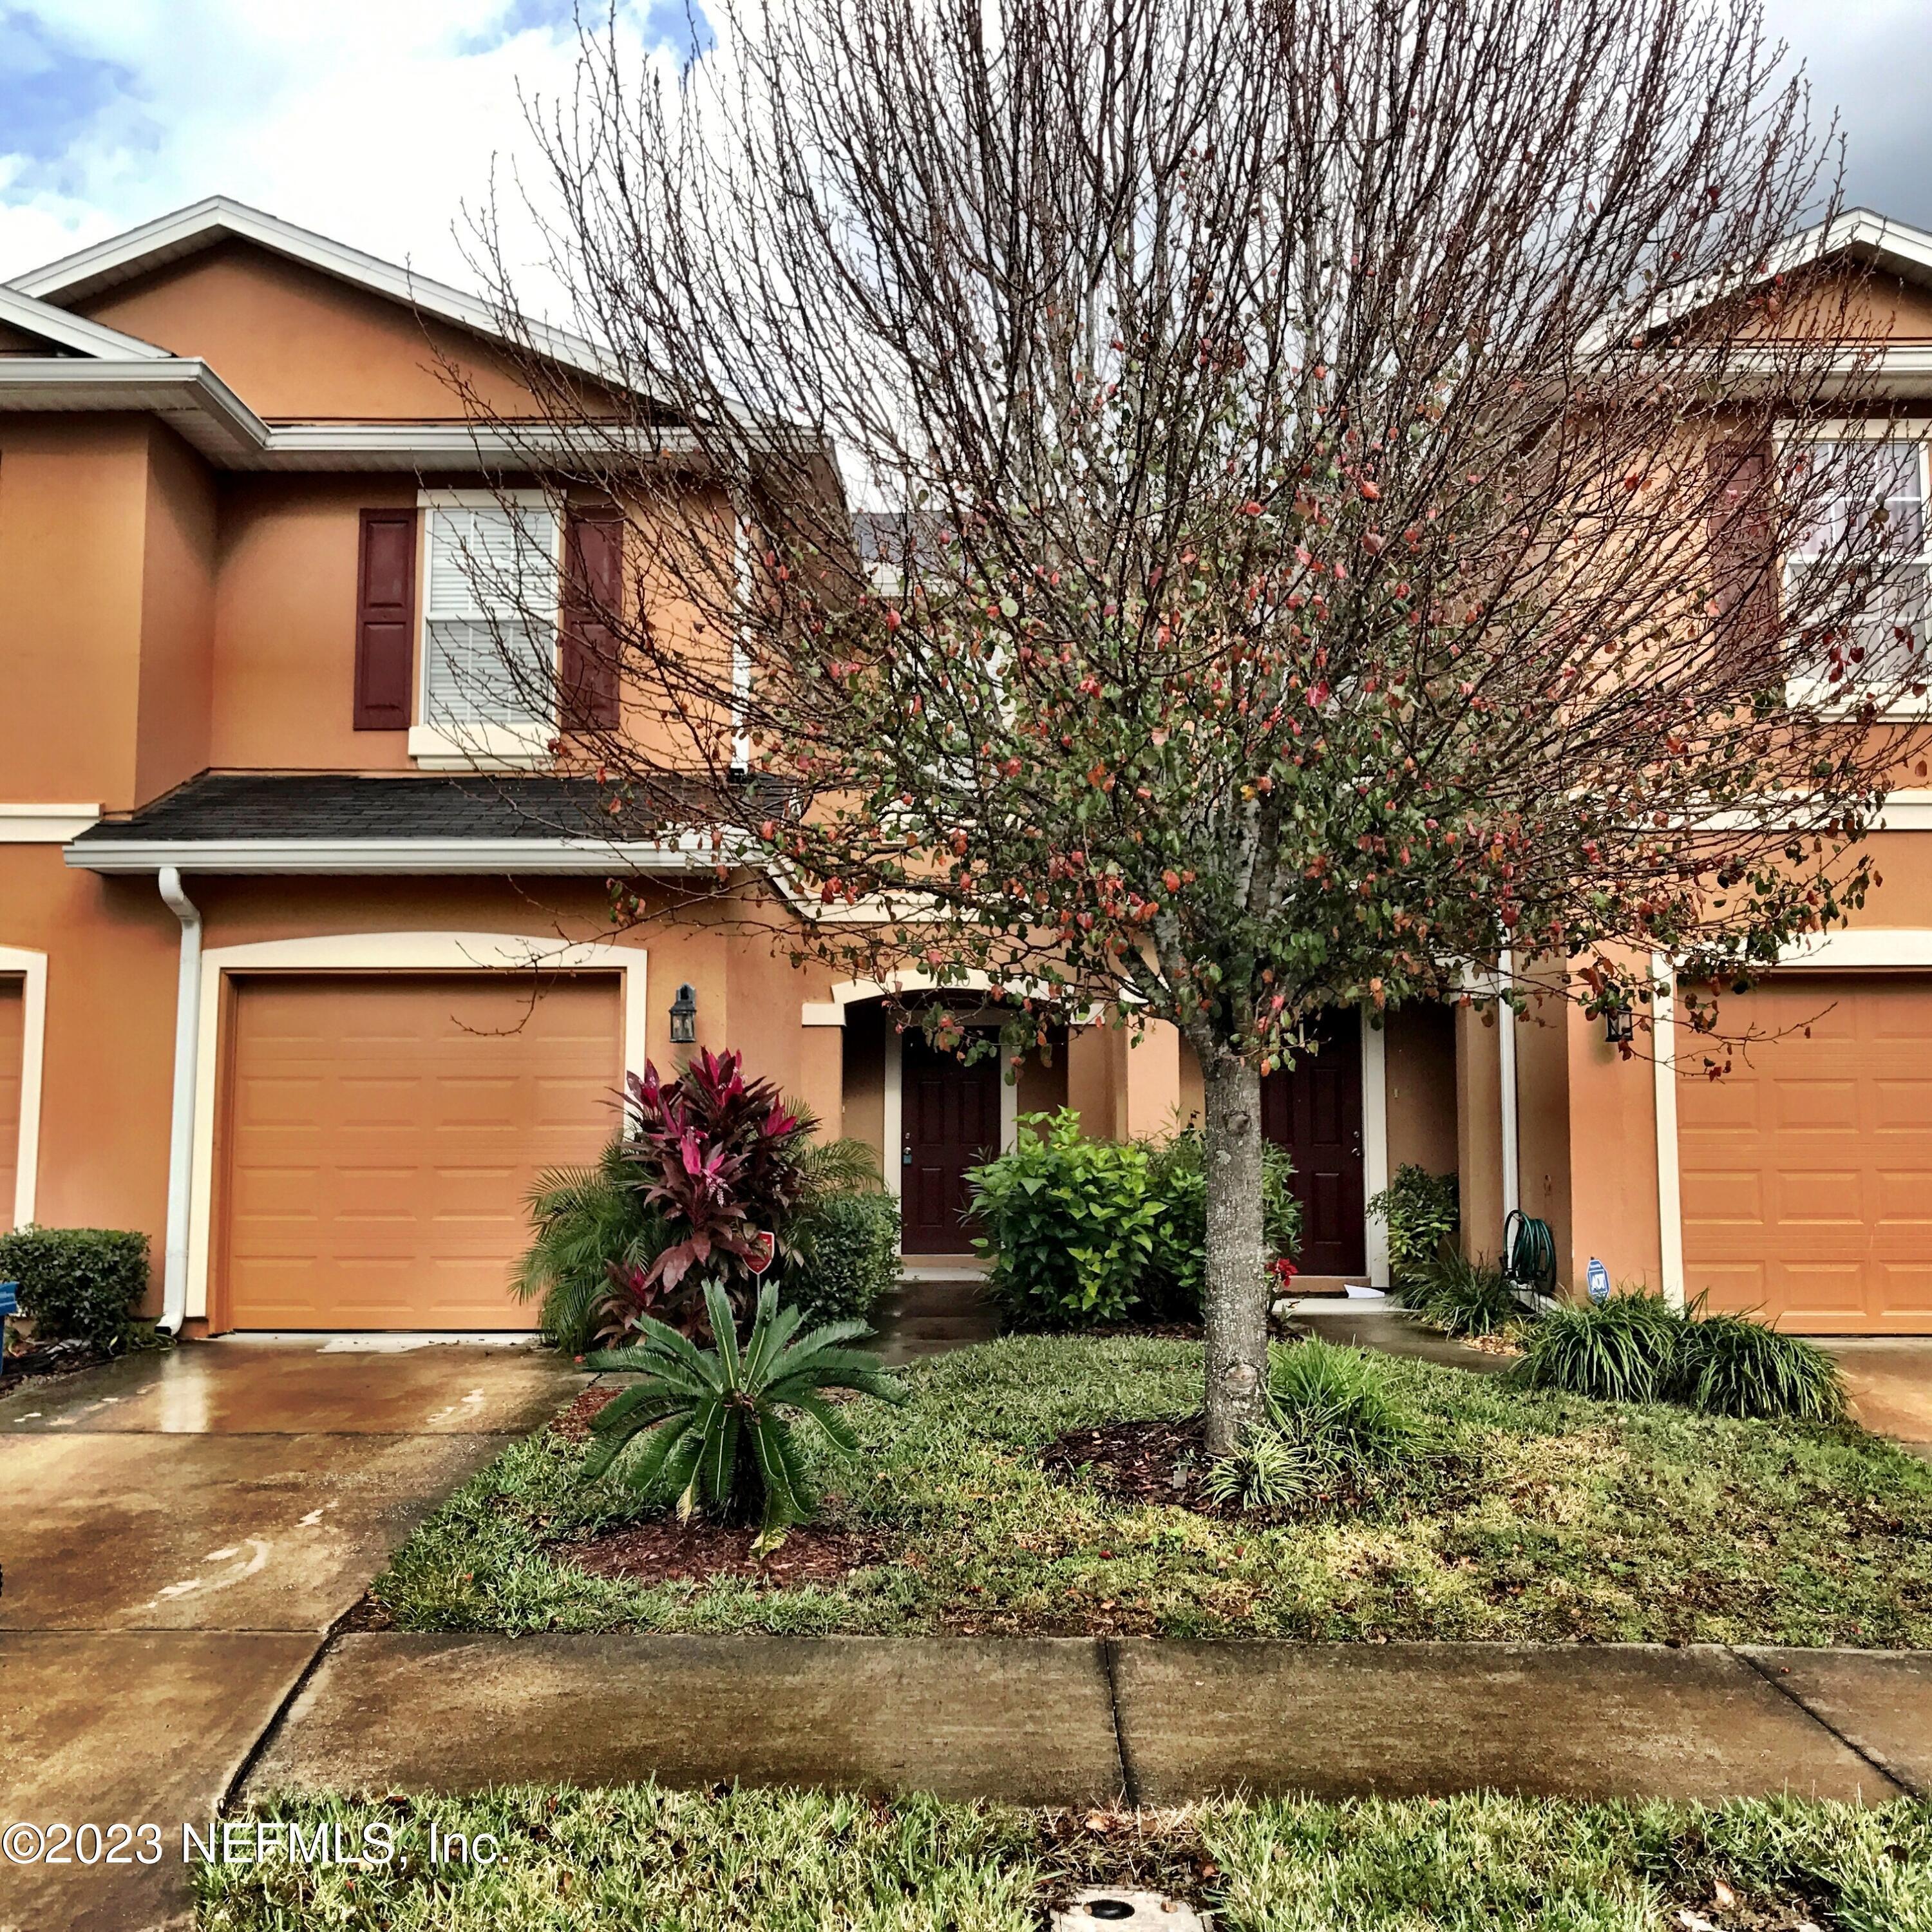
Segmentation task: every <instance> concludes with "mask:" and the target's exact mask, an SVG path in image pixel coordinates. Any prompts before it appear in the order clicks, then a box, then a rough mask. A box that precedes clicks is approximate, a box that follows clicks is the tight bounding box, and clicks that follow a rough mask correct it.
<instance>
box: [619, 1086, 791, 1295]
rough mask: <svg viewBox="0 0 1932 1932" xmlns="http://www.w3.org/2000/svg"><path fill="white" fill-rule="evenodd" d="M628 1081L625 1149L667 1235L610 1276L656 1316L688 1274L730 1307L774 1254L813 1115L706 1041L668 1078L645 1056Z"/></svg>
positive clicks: (788, 1211) (681, 1285) (778, 1248)
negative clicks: (650, 1255) (644, 1256)
mask: <svg viewBox="0 0 1932 1932" xmlns="http://www.w3.org/2000/svg"><path fill="white" fill-rule="evenodd" d="M626 1085H627V1088H628V1094H629V1106H628V1151H629V1154H630V1157H631V1160H632V1161H633V1163H634V1164H635V1166H636V1167H637V1172H638V1177H639V1182H640V1185H641V1186H642V1187H643V1190H644V1198H645V1199H646V1201H647V1202H649V1205H651V1206H652V1208H655V1209H656V1210H657V1211H658V1213H659V1214H661V1215H662V1216H663V1217H664V1220H665V1222H666V1223H667V1226H668V1229H669V1232H670V1237H671V1238H670V1241H668V1242H667V1244H666V1245H665V1246H664V1248H663V1249H662V1250H660V1251H659V1253H658V1255H657V1256H656V1257H655V1259H654V1260H652V1262H651V1263H650V1265H649V1267H648V1268H630V1269H626V1270H625V1271H622V1273H621V1274H616V1273H613V1283H614V1284H615V1285H616V1286H617V1287H618V1288H619V1290H620V1291H628V1295H629V1296H630V1298H631V1300H632V1301H634V1303H635V1304H636V1312H637V1313H640V1314H652V1315H658V1316H660V1318H661V1316H662V1314H663V1312H664V1307H666V1306H667V1305H668V1304H669V1298H672V1297H673V1296H676V1295H677V1293H678V1292H679V1290H680V1289H682V1288H684V1287H685V1286H686V1278H687V1277H691V1283H690V1286H692V1287H696V1286H701V1284H702V1283H703V1281H704V1280H707V1279H708V1280H717V1281H718V1282H720V1283H722V1284H723V1285H724V1286H725V1288H726V1289H727V1291H729V1292H732V1293H733V1295H734V1297H735V1299H734V1304H733V1305H734V1306H735V1305H736V1301H738V1300H742V1299H743V1298H745V1296H746V1295H748V1291H749V1289H750V1288H751V1286H752V1284H753V1283H754V1282H755V1281H756V1280H757V1277H758V1276H759V1275H760V1274H762V1273H763V1272H764V1271H766V1268H769V1265H771V1264H772V1262H773V1261H774V1260H775V1259H776V1258H777V1257H778V1254H779V1253H780V1243H779V1235H780V1231H781V1229H783V1228H784V1225H785V1223H786V1222H787V1220H788V1219H789V1218H790V1216H791V1214H793V1211H795V1210H796V1208H797V1206H798V1205H799V1200H800V1199H802V1196H803V1194H804V1192H805V1180H804V1176H803V1175H802V1172H801V1171H800V1169H799V1160H798V1157H799V1153H800V1151H802V1148H803V1146H804V1144H805V1140H806V1139H807V1138H808V1136H809V1135H810V1133H811V1128H812V1125H813V1123H812V1121H811V1117H810V1116H809V1115H807V1114H805V1112H802V1110H799V1109H794V1108H791V1107H789V1106H787V1105H786V1103H785V1102H784V1098H783V1097H782V1096H781V1094H779V1092H778V1088H776V1087H775V1085H773V1084H772V1082H770V1081H769V1080H747V1079H745V1067H744V1058H743V1056H742V1055H741V1054H739V1053H738V1052H735V1051H732V1052H724V1053H721V1054H718V1053H713V1052H711V1051H710V1049H709V1048H706V1049H704V1050H703V1051H702V1052H700V1053H699V1054H698V1055H697V1057H696V1058H694V1060H692V1061H691V1064H689V1066H688V1067H686V1068H685V1070H684V1071H683V1073H681V1074H679V1076H677V1077H676V1079H673V1080H670V1081H665V1080H662V1079H660V1078H659V1077H658V1070H657V1069H656V1068H655V1067H654V1066H652V1065H650V1064H648V1063H647V1064H646V1066H645V1068H644V1070H643V1074H642V1076H639V1075H637V1074H634V1073H633V1074H631V1076H629V1078H628V1081H627V1082H626ZM689 1299H691V1301H692V1302H693V1304H694V1305H695V1303H696V1298H695V1296H694V1295H693V1296H691V1297H689Z"/></svg>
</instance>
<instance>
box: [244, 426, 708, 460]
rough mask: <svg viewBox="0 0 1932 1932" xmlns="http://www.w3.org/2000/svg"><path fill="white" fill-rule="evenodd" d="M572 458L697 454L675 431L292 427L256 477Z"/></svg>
mask: <svg viewBox="0 0 1932 1932" xmlns="http://www.w3.org/2000/svg"><path fill="white" fill-rule="evenodd" d="M573 452H576V453H577V454H580V455H595V456H601V457H619V458H627V459H628V460H634V461H636V462H639V463H688V462H691V461H692V460H694V459H695V458H697V456H698V455H700V449H699V446H698V443H697V439H696V438H695V437H693V436H691V434H688V432H687V431H682V430H670V429H666V430H661V431H658V430H652V431H641V430H625V431H622V432H621V434H619V433H617V432H616V431H613V432H611V433H608V434H598V433H593V434H591V435H589V436H586V435H585V434H583V433H581V432H575V431H568V430H565V429H559V428H554V427H551V426H547V425H540V424H531V425H528V426H527V427H526V426H522V425H519V426H517V427H516V428H511V429H504V428H496V427H495V426H493V425H488V424H482V423H475V424H472V423H419V424H410V423H317V424H292V425H287V426H286V427H283V428H275V429H272V430H270V431H269V432H268V437H267V440H266V443H265V444H264V446H263V449H262V452H261V454H260V458H259V459H258V460H256V461H255V462H254V463H251V465H250V467H251V468H254V469H329V468H332V467H337V466H341V467H344V468H352V469H399V470H410V471H415V472H431V471H435V470H438V469H458V470H463V469H517V468H519V467H522V466H526V465H527V463H529V460H531V459H532V458H544V457H547V456H565V457H567V456H568V455H571V454H572V453H573Z"/></svg>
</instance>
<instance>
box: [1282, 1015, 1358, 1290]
mask: <svg viewBox="0 0 1932 1932" xmlns="http://www.w3.org/2000/svg"><path fill="white" fill-rule="evenodd" d="M1262 1133H1263V1134H1264V1135H1265V1136H1266V1137H1267V1138H1268V1139H1270V1140H1271V1141H1273V1142H1275V1143H1276V1144H1277V1145H1279V1146H1281V1147H1285V1148H1287V1150H1288V1152H1289V1159H1290V1160H1292V1161H1293V1162H1294V1163H1295V1199H1297V1200H1298V1201H1299V1202H1301V1254H1300V1255H1299V1256H1298V1257H1297V1261H1298V1265H1299V1266H1300V1268H1301V1271H1302V1273H1303V1274H1346V1275H1359V1274H1362V1273H1363V1272H1364V1271H1365V1269H1366V1268H1367V1265H1368V1235H1367V1226H1366V1223H1365V1219H1364V1212H1363V1208H1364V1196H1363V1168H1362V1029H1361V1022H1360V1021H1359V1020H1358V1019H1357V1018H1356V1016H1355V1014H1353V1013H1340V1014H1336V1015H1333V1016H1331V1017H1330V1018H1329V1019H1327V1020H1325V1022H1323V1024H1322V1028H1321V1029H1320V1030H1319V1031H1318V1032H1317V1033H1316V1034H1315V1036H1314V1037H1313V1040H1311V1041H1310V1050H1309V1051H1308V1052H1304V1054H1303V1055H1301V1058H1299V1059H1298V1060H1297V1061H1296V1062H1295V1064H1294V1066H1293V1067H1291V1068H1290V1069H1289V1070H1288V1071H1287V1072H1286V1073H1271V1074H1269V1075H1268V1077H1267V1078H1266V1079H1264V1080H1263V1081H1262Z"/></svg>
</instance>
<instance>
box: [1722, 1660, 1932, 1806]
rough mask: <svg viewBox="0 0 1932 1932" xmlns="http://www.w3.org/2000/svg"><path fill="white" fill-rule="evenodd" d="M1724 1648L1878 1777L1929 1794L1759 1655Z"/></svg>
mask: <svg viewBox="0 0 1932 1932" xmlns="http://www.w3.org/2000/svg"><path fill="white" fill-rule="evenodd" d="M1726 1648H1727V1649H1729V1650H1730V1653H1731V1655H1733V1657H1735V1658H1739V1659H1740V1660H1741V1661H1742V1662H1744V1663H1745V1664H1749V1665H1750V1666H1751V1669H1752V1670H1754V1671H1756V1672H1757V1674H1758V1675H1759V1676H1760V1677H1762V1678H1763V1679H1764V1681H1765V1682H1766V1683H1767V1684H1769V1685H1770V1686H1771V1688H1772V1689H1773V1690H1774V1691H1776V1692H1777V1693H1778V1695H1779V1696H1780V1697H1784V1698H1785V1699H1787V1700H1789V1701H1790V1703H1793V1704H1794V1705H1796V1706H1797V1708H1798V1709H1799V1710H1801V1711H1802V1712H1804V1714H1805V1716H1806V1717H1808V1718H1810V1719H1811V1721H1812V1723H1814V1724H1816V1725H1817V1727H1818V1728H1819V1729H1820V1730H1821V1731H1826V1732H1829V1733H1830V1734H1831V1736H1833V1737H1835V1738H1836V1739H1838V1742H1839V1743H1841V1745H1843V1746H1844V1748H1846V1750H1847V1751H1849V1752H1850V1753H1851V1754H1852V1757H1855V1758H1857V1759H1859V1760H1861V1762H1863V1763H1866V1764H1868V1765H1870V1766H1871V1768H1872V1769H1873V1770H1874V1771H1875V1772H1877V1773H1878V1775H1879V1777H1881V1778H1883V1779H1884V1780H1885V1782H1886V1783H1887V1784H1891V1785H1894V1786H1896V1787H1897V1789H1898V1790H1900V1791H1902V1792H1903V1793H1905V1795H1906V1796H1907V1797H1908V1798H1916V1799H1924V1798H1925V1797H1927V1796H1928V1794H1927V1793H1926V1792H1925V1791H1924V1790H1921V1787H1919V1786H1918V1784H1917V1783H1916V1782H1915V1781H1914V1780H1913V1779H1912V1778H1908V1777H1907V1776H1906V1774H1905V1773H1904V1772H1902V1771H1900V1770H1899V1769H1897V1767H1896V1766H1892V1765H1889V1764H1888V1763H1885V1760H1884V1759H1883V1758H1882V1757H1875V1756H1874V1755H1873V1754H1872V1753H1871V1752H1870V1751H1867V1750H1866V1748H1864V1745H1861V1744H1859V1743H1858V1742H1856V1741H1855V1740H1854V1739H1851V1738H1848V1737H1847V1736H1846V1735H1845V1733H1843V1731H1841V1730H1839V1728H1838V1726H1837V1725H1836V1724H1833V1723H1832V1721H1831V1719H1830V1718H1827V1717H1826V1716H1825V1715H1823V1713H1822V1712H1818V1711H1814V1709H1812V1708H1811V1706H1810V1705H1809V1704H1808V1703H1806V1702H1805V1700H1804V1698H1803V1697H1802V1696H1801V1695H1800V1694H1799V1693H1798V1692H1797V1691H1795V1690H1794V1689H1793V1688H1792V1687H1791V1685H1790V1684H1788V1683H1787V1682H1786V1681H1785V1680H1784V1679H1783V1678H1781V1677H1780V1676H1778V1673H1776V1672H1775V1671H1772V1670H1766V1668H1765V1667H1764V1665H1763V1663H1762V1662H1761V1661H1760V1660H1759V1659H1758V1658H1755V1657H1752V1656H1750V1655H1748V1654H1747V1653H1746V1652H1743V1651H1742V1650H1739V1649H1737V1648H1736V1646H1728V1645H1727V1646H1726Z"/></svg>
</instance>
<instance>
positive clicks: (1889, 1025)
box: [1678, 974, 1932, 1335]
mask: <svg viewBox="0 0 1932 1932" xmlns="http://www.w3.org/2000/svg"><path fill="white" fill-rule="evenodd" d="M1720 1011H1721V1023H1722V1025H1723V1027H1724V1031H1726V1032H1727V1033H1731V1032H1733V1031H1740V1030H1742V1028H1744V1026H1745V1025H1746V1024H1747V1023H1748V1024H1749V1025H1750V1026H1751V1028H1754V1030H1755V1031H1757V1032H1759V1033H1760V1034H1764V1035H1766V1036H1767V1037H1766V1038H1764V1039H1763V1040H1760V1041H1758V1042H1757V1043H1754V1045H1753V1046H1751V1048H1750V1049H1748V1052H1747V1051H1746V1050H1745V1049H1739V1052H1738V1054H1737V1056H1736V1071H1735V1072H1733V1073H1730V1074H1727V1076H1725V1077H1724V1079H1721V1080H1717V1081H1706V1080H1690V1079H1686V1080H1684V1081H1682V1082H1680V1083H1679V1090H1678V1146H1679V1157H1680V1163H1681V1172H1682V1182H1683V1201H1684V1273H1685V1285H1686V1286H1687V1287H1688V1289H1690V1291H1691V1292H1692V1293H1693V1294H1695V1293H1696V1292H1697V1290H1698V1289H1700V1288H1708V1289H1709V1290H1710V1292H1711V1305H1712V1307H1718V1308H1761V1309H1762V1310H1763V1312H1764V1313H1766V1315H1767V1316H1773V1315H1775V1316H1777V1317H1778V1325H1779V1326H1780V1327H1781V1328H1790V1329H1793V1330H1796V1331H1800V1332H1805V1331H1808V1332H1810V1333H1811V1334H1822V1335H1831V1334H1872V1335H1888V1334H1889V1335H1900V1334H1907V1335H1909V1334H1925V1333H1927V1332H1932V980H1927V978H1925V977H1923V976H1912V975H1906V974H1900V975H1895V976H1889V977H1888V976H1883V975H1879V974H1870V975H1865V976H1863V977H1837V976H1830V977H1828V976H1826V975H1823V974H1802V975H1801V974H1787V975H1785V976H1784V977H1782V978H1780V979H1778V980H1774V981H1771V982H1768V983H1766V984H1765V985H1764V986H1761V987H1760V988H1759V989H1757V991H1756V992H1752V993H1750V994H1748V995H1733V996H1731V997H1730V998H1727V999H1726V1000H1725V1001H1724V1002H1723V1003H1722V1005H1721V1009H1720Z"/></svg>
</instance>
